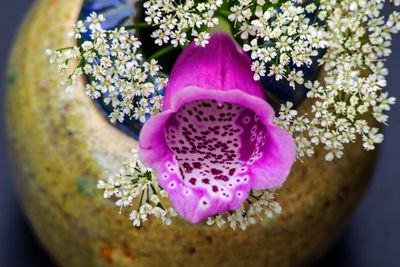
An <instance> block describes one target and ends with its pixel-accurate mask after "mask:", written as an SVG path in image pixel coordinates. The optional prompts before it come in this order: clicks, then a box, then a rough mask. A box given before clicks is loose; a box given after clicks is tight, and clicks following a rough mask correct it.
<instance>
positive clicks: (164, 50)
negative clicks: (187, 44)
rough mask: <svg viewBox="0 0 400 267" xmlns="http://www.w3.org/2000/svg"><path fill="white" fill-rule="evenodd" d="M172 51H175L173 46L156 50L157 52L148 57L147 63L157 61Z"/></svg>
mask: <svg viewBox="0 0 400 267" xmlns="http://www.w3.org/2000/svg"><path fill="white" fill-rule="evenodd" d="M174 49H175V47H174V46H173V45H169V46H166V47H164V48H162V49H160V50H158V51H157V52H155V53H154V54H153V55H152V56H151V57H149V59H148V60H147V61H151V60H152V59H157V58H159V57H161V56H163V55H165V54H166V53H168V52H170V51H172V50H174Z"/></svg>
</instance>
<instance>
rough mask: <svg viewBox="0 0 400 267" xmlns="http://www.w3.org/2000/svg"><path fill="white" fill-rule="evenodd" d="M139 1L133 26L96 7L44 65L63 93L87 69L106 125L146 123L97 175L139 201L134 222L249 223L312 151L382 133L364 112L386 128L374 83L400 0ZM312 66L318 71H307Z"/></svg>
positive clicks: (270, 210) (269, 212)
mask: <svg viewBox="0 0 400 267" xmlns="http://www.w3.org/2000/svg"><path fill="white" fill-rule="evenodd" d="M130 4H132V5H133V3H132V1H130ZM136 4H137V5H139V6H140V8H141V10H143V19H142V20H141V21H140V22H137V23H134V24H129V23H128V21H130V20H129V19H128V20H124V21H125V23H124V24H119V25H112V26H110V25H107V20H106V18H105V16H104V15H103V14H97V13H94V12H93V13H90V15H89V16H88V17H87V18H86V19H85V20H79V21H77V23H76V24H75V25H74V26H73V31H72V32H71V35H72V36H73V37H74V38H75V39H77V45H76V46H73V47H66V48H61V49H57V50H55V51H52V50H48V55H49V56H50V62H51V63H53V62H56V63H57V65H58V68H59V71H60V72H62V73H66V78H65V79H64V80H63V81H62V84H63V85H64V86H65V87H66V90H67V91H72V90H73V88H74V86H76V84H77V82H78V79H79V77H81V76H82V75H84V76H85V77H86V82H87V84H86V93H87V95H88V96H90V97H92V98H93V99H97V100H101V101H103V102H104V104H105V105H108V106H111V107H112V108H111V109H112V111H111V112H110V114H109V119H110V121H111V122H113V123H123V122H124V121H127V120H128V121H129V120H135V121H137V122H138V123H140V125H142V126H143V128H142V130H141V133H140V136H139V148H138V149H136V148H134V149H133V156H132V158H131V159H130V160H128V161H127V162H125V163H124V164H123V165H122V168H121V169H120V170H119V171H118V172H117V173H116V174H114V175H112V176H110V177H108V179H106V180H99V182H98V188H100V189H104V197H105V198H110V197H111V196H114V197H116V199H117V200H116V202H115V204H116V205H117V206H118V207H119V208H120V209H122V208H123V207H129V206H134V209H133V210H132V212H131V214H130V220H132V222H133V225H134V226H136V227H139V226H140V225H141V224H142V223H143V222H145V221H146V220H148V218H149V216H150V215H154V216H156V217H158V218H160V219H161V220H162V222H163V223H164V224H166V225H169V224H171V221H172V220H171V218H172V217H174V216H177V214H179V215H181V216H182V217H183V218H184V219H186V220H188V221H190V222H192V223H199V222H200V221H203V220H207V223H208V224H209V225H213V224H216V225H218V226H219V227H221V226H222V225H224V224H226V223H228V225H229V226H230V227H231V228H233V229H236V228H237V227H239V228H241V229H246V228H247V227H248V226H249V225H250V224H254V223H256V219H257V218H258V219H260V220H262V219H263V218H265V217H268V218H272V217H273V216H274V215H275V214H279V213H281V207H280V205H279V203H278V202H277V201H276V197H275V191H274V188H276V187H279V186H281V185H282V184H283V183H284V181H285V179H286V177H287V176H288V174H289V172H290V169H291V166H292V164H293V162H294V161H295V160H296V159H297V160H300V161H303V160H306V158H305V157H312V156H313V155H314V148H315V147H316V146H321V147H323V148H324V150H325V151H326V154H325V159H326V160H328V161H331V160H333V159H334V158H341V157H342V155H343V149H344V146H345V144H347V143H350V142H355V141H357V140H361V141H362V143H363V147H364V149H366V150H373V149H375V146H376V144H379V143H381V142H382V141H383V135H382V133H380V132H379V128H377V127H374V126H373V124H372V123H371V120H369V119H366V118H367V116H370V117H372V118H373V119H374V120H375V121H376V122H379V123H383V124H385V123H386V122H387V120H388V116H387V115H386V114H385V111H388V110H389V109H390V105H392V104H394V103H395V99H394V98H393V97H389V96H388V94H387V93H386V92H384V91H383V89H384V87H385V86H386V78H385V76H386V75H387V73H388V70H387V69H386V68H385V66H384V61H385V57H388V56H389V55H390V52H391V50H390V45H391V34H393V33H397V32H398V31H399V30H400V13H399V12H398V11H396V10H395V8H396V6H398V5H400V2H399V1H397V0H393V1H384V0H372V1H371V0H368V1H367V0H342V1H340V0H315V1H301V0H279V1H278V0H273V1H272V0H270V1H265V0H257V1H255V0H236V1H229V0H228V1H223V0H208V1H195V0H191V1H183V2H182V1H174V0H150V1H144V2H142V1H137V3H136ZM385 5H387V6H388V7H389V8H390V9H391V14H390V15H389V16H388V17H385V16H383V15H382V10H383V9H384V7H385ZM142 29H149V30H151V34H150V37H151V38H152V39H153V42H154V44H155V45H156V46H158V47H159V49H158V50H157V51H156V52H155V53H154V54H153V55H151V56H149V57H146V56H145V55H144V53H143V49H142V48H143V44H142V42H141V40H140V38H139V37H138V31H140V30H142ZM177 49H181V50H183V51H182V52H181V54H180V56H179V58H178V59H177V61H176V62H175V64H174V66H173V68H172V71H171V74H170V76H169V77H168V75H166V73H164V72H162V66H161V65H160V64H159V63H158V61H157V60H158V59H159V58H160V57H161V56H163V55H168V53H171V51H174V50H177ZM72 62H74V63H72ZM315 65H317V66H321V68H322V71H324V73H325V77H324V79H323V80H317V79H316V78H315V77H314V78H313V77H309V75H307V70H308V69H309V68H311V67H312V66H315ZM266 79H268V80H272V81H285V83H287V84H288V86H289V87H290V88H291V89H290V90H293V91H294V92H296V91H301V90H302V89H303V88H306V90H305V95H306V98H309V99H310V100H312V101H310V105H311V111H310V112H308V113H301V112H299V111H297V110H296V109H295V104H296V103H294V102H295V101H286V102H285V103H282V104H281V106H280V108H279V109H278V110H277V115H276V116H275V111H274V110H273V108H272V107H271V105H270V104H269V103H268V102H267V100H266V99H265V94H264V88H263V84H264V83H265V81H266ZM167 199H170V201H171V202H172V204H173V208H172V207H168V205H167V204H166V203H168V202H166V200H167ZM136 205H137V206H136ZM167 207H168V208H167Z"/></svg>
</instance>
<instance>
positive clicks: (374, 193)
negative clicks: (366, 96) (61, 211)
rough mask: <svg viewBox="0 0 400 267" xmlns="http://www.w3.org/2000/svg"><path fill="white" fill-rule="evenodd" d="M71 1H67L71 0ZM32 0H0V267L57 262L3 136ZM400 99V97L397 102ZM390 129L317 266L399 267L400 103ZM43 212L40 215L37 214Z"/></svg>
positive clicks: (399, 60)
mask: <svg viewBox="0 0 400 267" xmlns="http://www.w3.org/2000/svg"><path fill="white" fill-rule="evenodd" d="M66 1H68V0H66ZM32 2H33V0H13V1H6V0H0V31H1V32H0V99H1V100H0V104H1V109H0V113H1V116H0V266H1V267H14V266H18V267H24V266H42V267H46V266H54V264H52V263H51V261H50V259H49V258H48V256H47V255H46V253H45V252H44V251H43V249H42V248H41V246H40V244H39V243H38V241H37V240H36V238H35V236H34V234H33V233H32V231H31V229H30V227H29V225H28V223H27V222H26V221H25V218H24V216H23V214H22V212H21V209H20V207H19V204H18V200H17V197H16V195H15V191H14V189H13V185H12V181H11V177H10V176H11V175H10V170H9V160H8V159H7V155H6V148H5V147H6V143H5V140H4V117H3V114H4V107H3V104H4V103H3V102H4V101H3V99H4V91H5V88H4V75H5V69H6V62H7V57H8V54H9V53H10V47H11V45H12V42H13V38H14V36H15V34H16V31H17V29H18V26H19V24H20V23H21V20H22V18H23V15H24V14H25V13H26V11H27V10H28V8H29V6H30V5H31V3H32ZM392 48H393V53H392V55H391V57H390V58H389V59H388V61H387V67H388V68H389V70H390V74H389V76H388V87H387V90H388V91H389V92H390V94H391V95H392V96H395V97H396V98H397V99H398V100H399V99H400V88H399V87H400V34H398V35H395V36H394V39H393V46H392ZM398 102H399V101H398ZM389 115H390V120H389V123H390V124H391V125H390V127H385V128H384V133H385V141H384V143H383V144H382V146H381V148H380V157H379V160H378V163H377V167H376V169H375V172H374V176H373V180H372V182H371V185H370V187H369V189H368V191H367V193H366V195H365V197H364V199H363V201H362V202H361V204H360V205H359V207H358V208H357V210H356V211H355V213H354V214H353V216H352V217H351V219H350V221H349V223H348V225H347V226H346V228H345V230H344V231H343V233H342V234H341V235H340V236H339V238H338V239H337V241H336V242H335V244H334V245H333V246H332V248H331V249H330V250H329V252H328V254H327V255H326V256H325V257H324V258H323V259H322V260H321V261H320V262H319V263H318V264H317V266H355V267H358V266H360V267H369V266H371V267H372V266H373V267H375V266H380V267H386V266H390V267H391V266H400V194H399V190H400V161H399V157H400V155H399V153H400V141H399V137H400V103H398V104H396V105H395V106H394V107H393V108H392V110H391V111H390V113H389ZM38 216H40V215H38Z"/></svg>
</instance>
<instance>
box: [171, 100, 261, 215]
mask: <svg viewBox="0 0 400 267" xmlns="http://www.w3.org/2000/svg"><path fill="white" fill-rule="evenodd" d="M165 135H166V140H167V144H168V146H169V148H170V149H171V150H172V151H174V154H175V157H174V160H176V164H173V165H174V166H172V165H171V166H167V173H166V174H167V175H168V178H169V179H171V182H170V183H169V184H168V186H169V187H170V188H171V187H174V186H175V184H176V181H175V179H176V178H178V179H180V180H182V181H184V183H183V184H181V186H180V187H182V189H183V190H186V191H185V192H187V194H190V192H191V190H196V189H197V188H203V189H207V192H208V194H209V195H210V196H211V197H212V196H219V197H220V198H221V199H225V200H226V201H229V202H231V205H230V208H231V209H237V208H238V207H239V206H240V204H241V203H242V202H243V198H245V197H247V195H248V192H249V189H250V185H249V177H248V175H247V170H248V168H247V165H249V164H252V163H254V162H255V161H256V160H257V159H259V158H261V157H262V151H263V149H264V146H265V143H266V129H265V126H264V125H263V124H262V123H261V122H260V120H259V117H258V116H257V115H256V114H255V113H254V111H252V110H250V109H248V108H244V107H242V106H240V105H237V104H232V103H226V102H224V103H217V101H215V100H200V101H195V102H191V103H187V104H185V105H184V106H182V107H181V108H180V109H179V111H178V112H176V113H175V114H173V115H172V116H171V117H170V118H169V119H168V121H167V123H166V125H165ZM167 164H171V163H167ZM168 167H169V168H168ZM167 175H165V176H164V177H167ZM172 177H174V178H175V179H173V178H172ZM177 190H181V188H177ZM199 204H200V205H203V206H204V208H207V206H208V201H207V200H206V198H205V199H204V201H203V202H200V203H199Z"/></svg>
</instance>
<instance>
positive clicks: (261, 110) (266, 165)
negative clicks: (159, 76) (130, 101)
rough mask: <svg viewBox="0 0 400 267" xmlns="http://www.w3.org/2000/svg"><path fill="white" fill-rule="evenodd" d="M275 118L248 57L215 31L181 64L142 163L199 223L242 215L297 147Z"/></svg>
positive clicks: (276, 180) (150, 130) (283, 170)
mask: <svg viewBox="0 0 400 267" xmlns="http://www.w3.org/2000/svg"><path fill="white" fill-rule="evenodd" d="M194 62H195V63H194ZM257 115H258V116H257ZM274 116H275V115H274V111H273V109H272V107H271V106H270V105H269V104H268V103H267V101H266V100H265V94H264V92H263V89H262V86H261V83H260V82H257V81H255V80H254V79H253V73H252V71H251V61H250V58H249V56H248V55H247V54H246V53H245V52H244V51H243V50H242V49H241V48H240V47H238V46H237V44H236V43H235V42H234V41H233V40H232V38H231V36H230V35H229V34H227V33H225V32H214V33H212V35H211V38H210V42H209V44H208V45H207V46H205V47H201V46H198V45H196V44H195V43H192V44H190V45H189V46H188V47H187V48H186V49H185V50H184V51H183V52H182V54H181V55H180V56H179V58H178V60H177V61H176V63H175V65H174V68H173V70H172V72H171V76H170V79H169V81H168V84H167V88H166V91H165V97H164V101H163V111H162V112H161V113H159V114H156V115H154V116H152V117H151V118H150V119H149V120H148V121H147V122H146V123H145V124H144V126H143V129H142V131H141V133H140V138H139V147H140V159H141V161H142V162H143V164H145V165H146V166H148V167H150V168H155V169H157V178H158V181H159V183H160V186H161V187H162V188H163V189H164V190H165V192H166V193H167V194H168V196H169V198H170V200H171V202H172V204H173V205H174V207H175V208H176V211H177V212H178V213H179V214H180V215H181V216H182V217H183V218H185V219H186V220H188V221H190V222H192V223H199V222H200V221H202V220H203V219H205V218H207V217H209V216H213V215H217V214H220V213H222V212H225V211H228V210H237V209H239V208H240V207H241V206H242V205H243V203H245V200H246V199H247V197H248V195H249V192H250V190H253V189H254V190H260V189H266V188H273V187H277V186H279V185H281V184H282V183H283V182H284V180H285V179H286V177H287V175H288V174H289V171H290V168H291V166H292V164H293V161H294V157H295V152H296V148H295V144H294V141H293V138H292V137H291V136H290V135H289V134H288V133H287V132H285V131H283V130H282V129H280V128H279V127H276V126H275V125H274V124H273V120H274Z"/></svg>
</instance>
